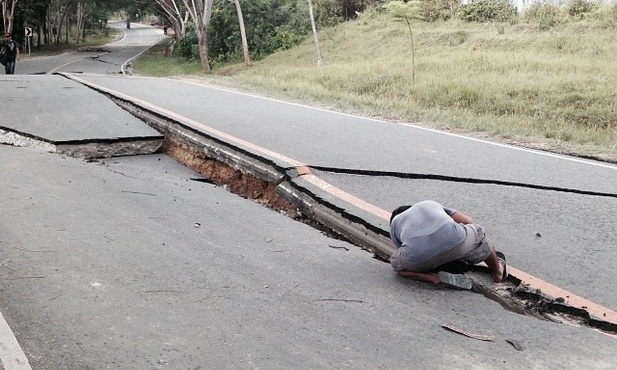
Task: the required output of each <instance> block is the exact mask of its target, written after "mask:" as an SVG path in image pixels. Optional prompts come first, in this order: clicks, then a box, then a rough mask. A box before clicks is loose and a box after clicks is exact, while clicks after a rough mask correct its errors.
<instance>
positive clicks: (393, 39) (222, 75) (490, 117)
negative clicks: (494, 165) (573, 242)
mask: <svg viewBox="0 0 617 370" xmlns="http://www.w3.org/2000/svg"><path fill="white" fill-rule="evenodd" d="M413 27H414V37H415V45H416V51H415V65H416V67H415V81H412V78H411V76H412V74H411V49H410V40H409V32H408V30H407V28H406V26H405V25H404V24H402V23H397V22H394V21H393V20H392V19H391V18H390V17H389V16H388V15H386V14H377V13H373V12H368V11H367V12H365V13H364V15H363V16H362V17H360V19H358V20H356V21H353V22H347V23H345V24H341V25H338V26H336V27H335V28H332V29H328V30H323V31H321V32H320V44H321V48H322V53H323V58H324V64H323V66H322V67H320V68H317V66H316V62H317V57H316V51H315V48H314V45H313V43H312V38H307V40H306V41H305V42H304V43H303V44H302V45H300V46H298V47H295V48H293V49H291V50H287V51H282V52H279V53H276V54H273V55H271V56H269V57H267V58H265V59H263V60H260V61H257V62H255V63H254V66H253V67H250V68H246V67H244V66H243V65H242V64H237V65H231V66H225V67H221V68H217V69H215V70H214V71H213V73H212V74H210V75H207V76H205V75H203V74H202V73H201V72H200V70H201V69H200V66H199V63H198V62H194V63H185V64H180V63H179V62H178V61H177V60H176V59H175V58H164V57H162V56H161V54H162V51H161V50H160V46H159V49H153V51H152V53H150V54H149V55H146V56H145V57H144V58H140V59H139V60H138V61H137V63H136V64H135V69H136V72H137V73H141V74H153V75H156V76H178V75H190V77H192V78H196V77H197V76H199V78H200V79H204V80H205V81H207V82H208V83H213V84H219V85H223V86H227V87H234V88H238V89H242V90H245V91H252V92H256V93H260V94H264V95H268V96H272V97H278V98H283V99H289V100H294V101H301V102H305V103H309V104H314V105H319V106H322V107H327V108H332V109H336V110H341V111H345V112H349V113H354V114H361V115H365V116H371V117H380V118H385V119H390V120H397V121H406V122H416V123H421V124H422V125H425V126H430V127H436V128H441V129H449V130H453V131H457V132H464V133H467V134H470V135H481V136H483V137H492V138H494V139H496V140H500V141H506V142H513V143H517V144H519V145H525V146H529V147H536V148H541V149H546V150H551V151H556V152H564V153H570V154H580V155H585V156H594V157H597V158H600V159H604V160H610V161H617V89H616V88H615V86H617V63H615V61H614V56H615V55H617V38H615V37H614V35H615V33H616V31H617V16H610V17H606V18H602V19H594V20H590V19H582V20H577V21H569V22H566V23H558V24H557V25H556V26H554V27H552V28H550V29H548V30H545V31H544V30H541V28H540V27H538V25H537V24H534V23H518V24H514V25H511V24H492V23H482V24H478V23H463V22H459V21H448V22H437V23H424V22H417V23H415V24H414V25H413ZM150 60H152V62H150Z"/></svg>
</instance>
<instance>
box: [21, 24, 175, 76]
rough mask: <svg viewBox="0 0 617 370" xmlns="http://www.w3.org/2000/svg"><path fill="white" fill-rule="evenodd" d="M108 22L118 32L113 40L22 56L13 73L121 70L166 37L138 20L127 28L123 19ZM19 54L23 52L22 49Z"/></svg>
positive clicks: (116, 71)
mask: <svg viewBox="0 0 617 370" xmlns="http://www.w3.org/2000/svg"><path fill="white" fill-rule="evenodd" d="M109 25H110V26H111V27H113V28H115V29H118V30H119V31H120V32H121V36H120V37H119V38H118V40H116V41H114V42H113V43H111V44H108V45H104V46H102V47H101V48H96V49H87V50H84V51H74V52H70V53H64V54H60V55H54V56H48V57H41V58H24V59H22V60H21V61H19V62H17V67H16V69H15V74H51V73H55V72H69V73H95V74H104V75H109V74H120V73H122V68H123V65H124V64H125V63H126V62H127V61H129V60H131V59H132V58H134V57H136V56H138V55H139V54H141V53H143V52H144V51H146V50H147V49H148V48H149V47H150V46H152V45H154V44H156V43H158V42H159V41H160V40H162V39H163V38H164V37H165V36H164V35H163V30H161V29H158V28H155V27H150V26H145V25H142V24H139V23H131V28H130V29H127V28H126V24H125V23H124V22H110V23H109ZM22 55H26V54H24V53H23V52H22Z"/></svg>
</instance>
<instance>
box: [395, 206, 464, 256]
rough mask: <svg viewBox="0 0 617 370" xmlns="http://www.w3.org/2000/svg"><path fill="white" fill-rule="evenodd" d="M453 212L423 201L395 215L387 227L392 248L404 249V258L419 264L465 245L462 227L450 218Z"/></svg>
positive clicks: (450, 209)
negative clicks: (388, 227)
mask: <svg viewBox="0 0 617 370" xmlns="http://www.w3.org/2000/svg"><path fill="white" fill-rule="evenodd" d="M454 212H456V210H454V209H452V208H448V207H444V206H442V205H441V204H439V203H437V202H435V201H432V200H425V201H422V202H418V203H416V204H414V205H413V206H412V207H411V208H409V209H407V210H405V211H404V212H403V213H401V214H398V215H396V216H395V217H394V219H393V220H392V223H391V224H390V238H391V239H392V242H393V243H394V245H395V246H396V248H397V249H398V248H406V250H405V256H406V258H408V259H410V260H413V261H415V262H416V263H421V262H422V261H425V260H427V259H430V258H432V257H434V256H436V255H438V254H440V253H442V252H444V251H447V250H449V249H451V248H453V247H455V246H457V245H459V244H461V243H462V242H463V241H465V237H466V236H467V234H466V231H465V227H464V226H463V225H461V224H459V223H457V222H456V221H454V220H453V219H452V218H451V217H450V215H452V214H453V213H454Z"/></svg>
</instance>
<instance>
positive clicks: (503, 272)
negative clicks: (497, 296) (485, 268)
mask: <svg viewBox="0 0 617 370" xmlns="http://www.w3.org/2000/svg"><path fill="white" fill-rule="evenodd" d="M497 262H498V265H499V268H498V269H497V271H495V272H494V273H493V281H494V282H495V283H501V282H502V281H504V280H505V279H506V278H507V277H508V272H507V267H506V256H505V255H504V254H503V253H501V252H497Z"/></svg>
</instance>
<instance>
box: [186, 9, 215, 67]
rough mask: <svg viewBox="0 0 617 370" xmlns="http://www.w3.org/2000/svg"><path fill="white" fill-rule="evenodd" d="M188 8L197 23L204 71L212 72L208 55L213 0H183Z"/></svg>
mask: <svg viewBox="0 0 617 370" xmlns="http://www.w3.org/2000/svg"><path fill="white" fill-rule="evenodd" d="M182 2H183V3H184V6H185V7H186V10H187V11H188V13H189V15H190V16H191V20H192V21H193V23H194V24H195V32H196V33H197V46H198V47H199V59H200V60H201V66H202V69H203V71H204V73H210V70H211V69H210V59H209V57H208V37H207V34H206V32H207V31H208V25H209V24H210V18H211V17H212V0H182Z"/></svg>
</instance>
